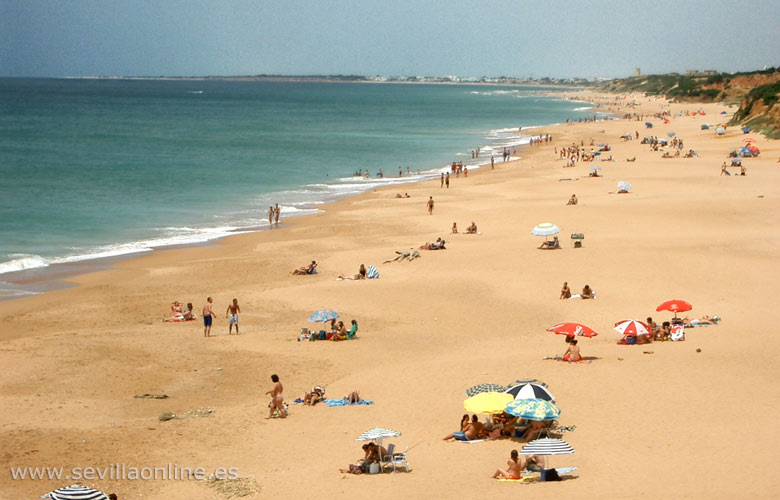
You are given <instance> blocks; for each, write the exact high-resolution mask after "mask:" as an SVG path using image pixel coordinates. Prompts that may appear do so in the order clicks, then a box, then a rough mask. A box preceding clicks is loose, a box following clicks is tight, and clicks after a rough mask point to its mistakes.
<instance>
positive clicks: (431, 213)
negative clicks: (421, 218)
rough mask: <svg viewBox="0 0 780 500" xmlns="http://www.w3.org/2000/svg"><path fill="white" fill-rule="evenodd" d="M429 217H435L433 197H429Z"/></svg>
mask: <svg viewBox="0 0 780 500" xmlns="http://www.w3.org/2000/svg"><path fill="white" fill-rule="evenodd" d="M428 215H433V196H429V197H428Z"/></svg>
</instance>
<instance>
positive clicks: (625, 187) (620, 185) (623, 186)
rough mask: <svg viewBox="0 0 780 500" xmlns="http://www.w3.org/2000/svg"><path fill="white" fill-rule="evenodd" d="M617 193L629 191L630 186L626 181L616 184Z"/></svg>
mask: <svg viewBox="0 0 780 500" xmlns="http://www.w3.org/2000/svg"><path fill="white" fill-rule="evenodd" d="M617 188H618V191H631V184H629V183H628V182H626V181H620V182H618V183H617Z"/></svg>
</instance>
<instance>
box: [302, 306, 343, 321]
mask: <svg viewBox="0 0 780 500" xmlns="http://www.w3.org/2000/svg"><path fill="white" fill-rule="evenodd" d="M338 317H339V313H337V312H336V311H331V310H330V309H320V310H319V311H317V312H316V313H314V314H312V315H311V316H309V321H311V322H312V323H324V322H325V321H330V320H332V319H336V318H338Z"/></svg>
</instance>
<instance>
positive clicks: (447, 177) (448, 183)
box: [444, 172, 450, 189]
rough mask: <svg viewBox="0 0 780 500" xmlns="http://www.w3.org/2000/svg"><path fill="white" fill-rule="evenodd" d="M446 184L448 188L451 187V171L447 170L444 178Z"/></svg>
mask: <svg viewBox="0 0 780 500" xmlns="http://www.w3.org/2000/svg"><path fill="white" fill-rule="evenodd" d="M444 184H446V185H447V189H449V188H450V173H449V172H447V176H446V177H445V178H444Z"/></svg>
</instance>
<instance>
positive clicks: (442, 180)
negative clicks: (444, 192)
mask: <svg viewBox="0 0 780 500" xmlns="http://www.w3.org/2000/svg"><path fill="white" fill-rule="evenodd" d="M440 187H444V172H442V173H441V186H440Z"/></svg>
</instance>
